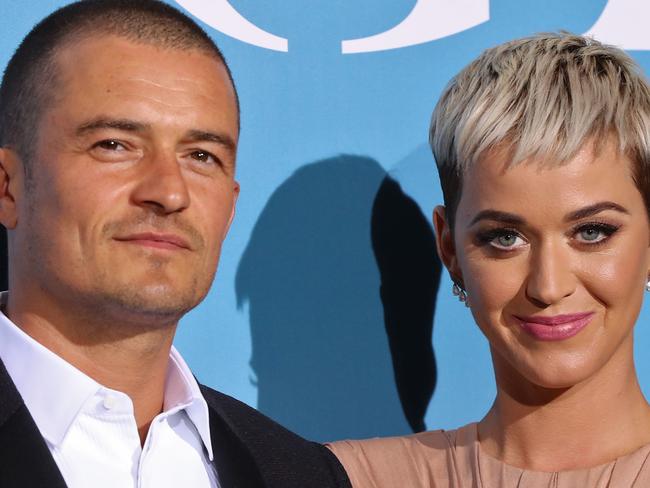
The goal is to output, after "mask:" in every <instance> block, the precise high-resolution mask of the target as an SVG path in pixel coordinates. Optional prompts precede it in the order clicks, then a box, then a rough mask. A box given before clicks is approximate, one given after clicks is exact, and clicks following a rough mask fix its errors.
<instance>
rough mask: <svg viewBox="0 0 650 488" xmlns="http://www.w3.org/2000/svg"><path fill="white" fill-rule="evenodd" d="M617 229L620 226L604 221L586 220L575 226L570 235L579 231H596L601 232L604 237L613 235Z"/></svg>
mask: <svg viewBox="0 0 650 488" xmlns="http://www.w3.org/2000/svg"><path fill="white" fill-rule="evenodd" d="M619 229H620V226H618V225H614V224H609V223H605V222H586V223H582V224H579V225H577V226H575V227H574V228H573V230H572V235H574V236H575V235H576V234H579V233H581V232H587V231H596V232H599V233H602V234H603V235H604V236H605V239H606V238H608V237H611V236H612V235H614V234H615V233H616V232H617V231H618V230H619ZM605 239H600V240H599V241H598V242H602V241H604V240H605Z"/></svg>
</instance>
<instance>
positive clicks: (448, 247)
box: [433, 205, 463, 285]
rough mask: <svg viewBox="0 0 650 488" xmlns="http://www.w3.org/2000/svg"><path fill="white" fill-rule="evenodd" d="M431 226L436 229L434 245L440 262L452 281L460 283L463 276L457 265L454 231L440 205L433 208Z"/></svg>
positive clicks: (443, 208)
mask: <svg viewBox="0 0 650 488" xmlns="http://www.w3.org/2000/svg"><path fill="white" fill-rule="evenodd" d="M433 228H434V229H435V231H436V246H437V247H438V255H439V256H440V259H441V261H442V263H443V264H444V265H445V267H446V268H447V270H448V271H449V274H450V275H451V279H452V281H454V283H458V284H460V285H462V284H463V276H462V273H461V272H460V267H459V266H458V258H457V255H456V246H455V244H454V233H453V229H452V228H451V226H450V225H449V221H448V220H447V215H446V209H445V207H444V206H442V205H438V206H437V207H436V208H435V209H434V210H433Z"/></svg>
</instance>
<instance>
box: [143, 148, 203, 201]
mask: <svg viewBox="0 0 650 488" xmlns="http://www.w3.org/2000/svg"><path fill="white" fill-rule="evenodd" d="M139 166H140V167H139V173H138V175H137V178H138V184H137V185H136V188H135V190H134V192H133V195H132V198H133V200H134V201H135V203H136V204H137V205H141V206H145V207H149V208H151V209H152V210H154V211H155V212H156V213H159V214H171V213H174V212H180V211H182V210H184V209H186V208H187V207H188V206H189V204H190V193H189V189H188V187H187V181H186V176H185V175H184V174H183V168H182V167H181V165H180V163H179V162H178V160H177V156H176V153H175V151H169V150H166V151H165V150H157V151H155V152H152V153H151V154H150V155H149V156H148V157H145V158H144V159H143V160H142V161H141V162H140V165H139Z"/></svg>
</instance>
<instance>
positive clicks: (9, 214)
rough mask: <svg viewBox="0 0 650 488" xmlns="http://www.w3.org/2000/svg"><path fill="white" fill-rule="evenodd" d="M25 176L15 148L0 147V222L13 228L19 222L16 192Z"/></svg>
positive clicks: (8, 227)
mask: <svg viewBox="0 0 650 488" xmlns="http://www.w3.org/2000/svg"><path fill="white" fill-rule="evenodd" d="M22 178H23V171H22V169H21V162H20V158H19V157H18V155H17V154H16V152H15V151H14V150H13V149H9V148H6V147H3V148H0V224H2V225H4V226H5V227H6V228H7V229H13V228H15V227H16V224H17V223H18V212H17V208H16V197H17V195H16V193H17V191H18V188H19V187H20V181H21V180H22Z"/></svg>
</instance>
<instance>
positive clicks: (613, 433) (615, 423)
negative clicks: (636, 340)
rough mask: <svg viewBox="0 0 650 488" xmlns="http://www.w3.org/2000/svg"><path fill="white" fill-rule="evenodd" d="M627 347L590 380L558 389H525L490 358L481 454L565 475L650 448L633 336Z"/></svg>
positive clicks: (649, 414)
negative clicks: (492, 390) (493, 386)
mask: <svg viewBox="0 0 650 488" xmlns="http://www.w3.org/2000/svg"><path fill="white" fill-rule="evenodd" d="M627 342H629V343H627ZM627 342H626V344H624V345H622V347H621V348H619V350H618V351H617V352H616V353H615V354H614V356H612V358H611V359H610V360H609V361H608V362H607V364H605V365H604V366H603V367H602V368H601V369H600V370H599V371H598V372H596V373H595V374H594V375H592V376H591V377H589V378H588V379H586V380H585V381H583V382H581V383H580V384H576V385H573V386H571V387H568V388H563V389H548V388H542V387H539V386H538V385H534V384H532V383H530V382H529V381H527V380H526V379H525V378H523V377H521V376H520V375H518V374H517V373H514V372H513V370H512V367H511V366H509V365H507V364H505V361H503V359H501V358H499V357H498V356H497V355H496V354H495V353H493V359H494V363H495V374H496V378H497V397H496V400H495V402H494V405H493V406H492V408H491V409H490V411H489V412H488V414H487V415H486V416H485V418H484V419H483V420H482V421H481V422H480V423H479V426H478V429H479V439H480V443H481V448H482V449H483V450H484V451H485V452H486V453H487V454H488V455H491V456H493V457H495V458H497V459H500V460H502V461H503V462H505V463H506V464H510V465H513V466H517V467H521V468H524V469H528V470H534V471H566V470H572V469H580V468H587V467H591V466H597V465H599V464H604V463H607V462H609V461H612V460H614V459H616V458H618V457H620V456H623V455H625V454H628V453H630V452H632V451H634V450H636V449H637V448H639V447H641V446H643V445H645V444H648V443H650V406H649V405H648V403H647V402H646V400H645V398H644V396H643V394H642V392H641V389H640V387H639V383H638V380H637V376H636V371H635V368H634V360H633V354H632V342H633V341H632V335H631V334H630V337H629V341H627Z"/></svg>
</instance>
